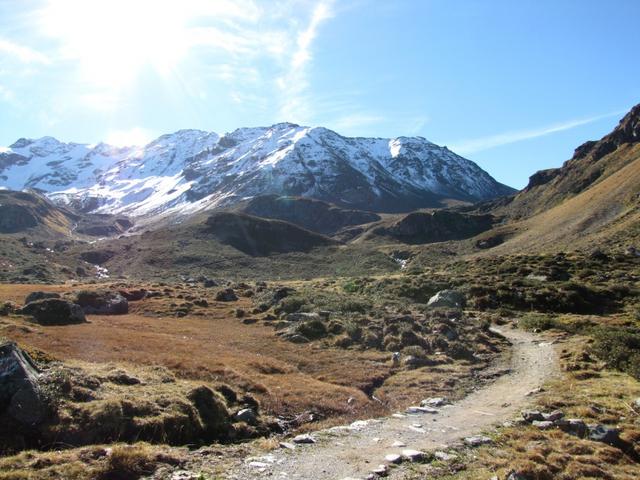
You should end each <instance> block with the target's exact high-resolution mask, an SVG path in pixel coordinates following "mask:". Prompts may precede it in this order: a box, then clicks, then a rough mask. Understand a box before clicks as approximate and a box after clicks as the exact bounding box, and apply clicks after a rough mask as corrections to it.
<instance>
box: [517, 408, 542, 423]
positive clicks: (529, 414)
mask: <svg viewBox="0 0 640 480" xmlns="http://www.w3.org/2000/svg"><path fill="white" fill-rule="evenodd" d="M522 418H524V420H525V421H526V422H529V423H531V422H536V421H537V422H541V421H543V420H544V415H542V412H539V411H538V410H525V411H524V412H522Z"/></svg>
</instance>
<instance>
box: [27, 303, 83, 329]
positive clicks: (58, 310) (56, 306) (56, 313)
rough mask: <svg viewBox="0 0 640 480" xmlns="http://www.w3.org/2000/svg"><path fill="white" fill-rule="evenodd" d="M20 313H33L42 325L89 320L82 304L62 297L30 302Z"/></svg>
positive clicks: (67, 323) (69, 323) (34, 317)
mask: <svg viewBox="0 0 640 480" xmlns="http://www.w3.org/2000/svg"><path fill="white" fill-rule="evenodd" d="M20 313H21V314H23V315H31V316H32V317H33V319H34V320H35V321H36V322H38V323H39V324H41V325H71V324H75V323H84V322H86V321H87V320H86V318H85V316H84V311H83V310H82V307H80V305H76V304H75V303H72V302H69V301H67V300H62V299H60V298H47V299H44V300H37V301H35V302H31V303H28V304H26V305H25V306H24V307H22V309H20Z"/></svg>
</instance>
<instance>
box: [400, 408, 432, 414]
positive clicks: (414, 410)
mask: <svg viewBox="0 0 640 480" xmlns="http://www.w3.org/2000/svg"><path fill="white" fill-rule="evenodd" d="M406 412H407V413H410V414H414V415H415V414H421V413H432V414H434V413H438V410H436V409H435V408H431V407H409V408H407V410H406Z"/></svg>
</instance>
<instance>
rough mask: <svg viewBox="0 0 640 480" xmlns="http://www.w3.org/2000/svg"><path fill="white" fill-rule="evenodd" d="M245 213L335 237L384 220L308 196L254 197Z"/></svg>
mask: <svg viewBox="0 0 640 480" xmlns="http://www.w3.org/2000/svg"><path fill="white" fill-rule="evenodd" d="M240 209H241V211H243V212H245V213H248V214H250V215H255V216H257V217H262V218H273V219H277V220H284V221H287V222H291V223H294V224H296V225H299V226H301V227H303V228H306V229H307V230H312V231H314V232H318V233H323V234H327V235H331V234H334V233H336V232H338V231H339V230H340V229H342V228H344V227H350V226H354V225H362V224H366V223H371V222H376V221H378V220H380V215H377V214H375V213H372V212H366V211H362V210H350V209H344V208H340V207H338V206H336V205H332V204H330V203H326V202H323V201H320V200H314V199H311V198H304V197H278V196H275V195H267V196H261V197H254V198H252V199H251V200H249V201H248V202H247V203H246V204H245V205H242V206H241V207H240Z"/></svg>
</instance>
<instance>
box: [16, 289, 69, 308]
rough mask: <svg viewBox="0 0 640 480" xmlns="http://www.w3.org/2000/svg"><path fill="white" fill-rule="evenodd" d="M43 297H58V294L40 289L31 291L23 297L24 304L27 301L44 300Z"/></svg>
mask: <svg viewBox="0 0 640 480" xmlns="http://www.w3.org/2000/svg"><path fill="white" fill-rule="evenodd" d="M45 298H60V294H59V293H55V292H41V291H36V292H31V293H30V294H29V295H27V297H26V298H25V299H24V304H25V305H26V304H27V303H31V302H35V301H36V300H44V299H45Z"/></svg>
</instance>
